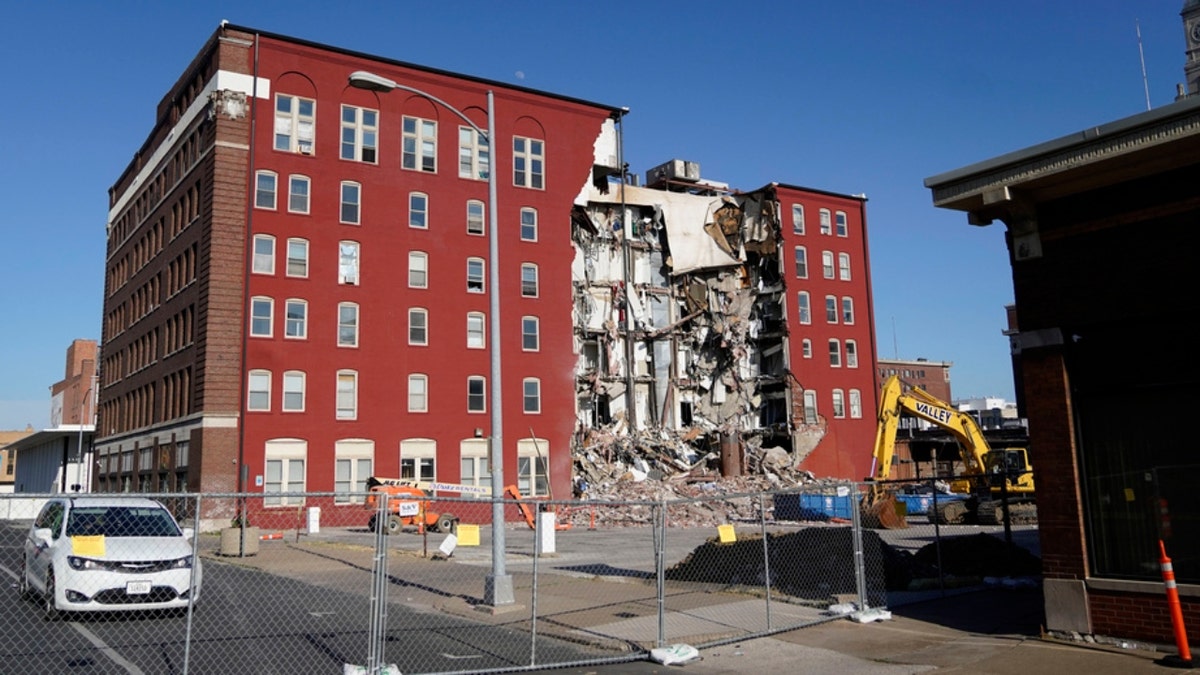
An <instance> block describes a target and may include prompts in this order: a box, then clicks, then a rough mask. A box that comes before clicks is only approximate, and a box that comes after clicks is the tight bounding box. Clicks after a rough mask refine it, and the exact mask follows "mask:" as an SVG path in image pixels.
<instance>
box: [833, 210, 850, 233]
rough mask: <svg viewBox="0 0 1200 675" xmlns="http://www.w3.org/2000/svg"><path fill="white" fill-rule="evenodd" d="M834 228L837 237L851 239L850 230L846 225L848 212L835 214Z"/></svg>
mask: <svg viewBox="0 0 1200 675" xmlns="http://www.w3.org/2000/svg"><path fill="white" fill-rule="evenodd" d="M833 226H834V232H836V233H837V236H839V237H849V236H850V229H849V227H848V226H847V223H846V212H845V211H836V212H834V214H833Z"/></svg>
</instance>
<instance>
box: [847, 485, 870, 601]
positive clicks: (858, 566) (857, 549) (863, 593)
mask: <svg viewBox="0 0 1200 675" xmlns="http://www.w3.org/2000/svg"><path fill="white" fill-rule="evenodd" d="M850 490H851V491H850V538H851V539H852V540H853V542H854V584H855V586H857V588H858V609H859V611H863V610H866V609H868V606H867V569H866V567H867V566H866V561H865V560H863V540H862V531H863V527H862V509H860V508H859V506H860V505H859V500H858V499H857V497H858V494H859V490H858V486H857V485H855V484H851V485H850Z"/></svg>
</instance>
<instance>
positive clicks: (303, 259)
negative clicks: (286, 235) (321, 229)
mask: <svg viewBox="0 0 1200 675" xmlns="http://www.w3.org/2000/svg"><path fill="white" fill-rule="evenodd" d="M293 250H295V251H296V252H298V253H301V254H302V255H295V256H294V255H292V252H293ZM293 268H295V270H294V271H293ZM284 274H285V275H286V276H289V277H295V278H298V279H307V278H308V240H307V239H301V238H300V237H292V238H290V239H288V240H287V260H286V262H285V263H284Z"/></svg>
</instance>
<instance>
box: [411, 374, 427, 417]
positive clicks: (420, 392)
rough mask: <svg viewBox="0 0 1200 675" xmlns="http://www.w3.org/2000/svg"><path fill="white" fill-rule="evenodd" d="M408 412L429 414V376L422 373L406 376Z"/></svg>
mask: <svg viewBox="0 0 1200 675" xmlns="http://www.w3.org/2000/svg"><path fill="white" fill-rule="evenodd" d="M408 412H410V413H427V412H429V376H428V375H426V374H424V373H410V374H409V376H408Z"/></svg>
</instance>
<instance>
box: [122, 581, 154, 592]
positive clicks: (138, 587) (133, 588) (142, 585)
mask: <svg viewBox="0 0 1200 675" xmlns="http://www.w3.org/2000/svg"><path fill="white" fill-rule="evenodd" d="M150 586H151V582H149V581H130V582H129V583H127V584H125V594H126V595H148V594H149V593H150Z"/></svg>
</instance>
